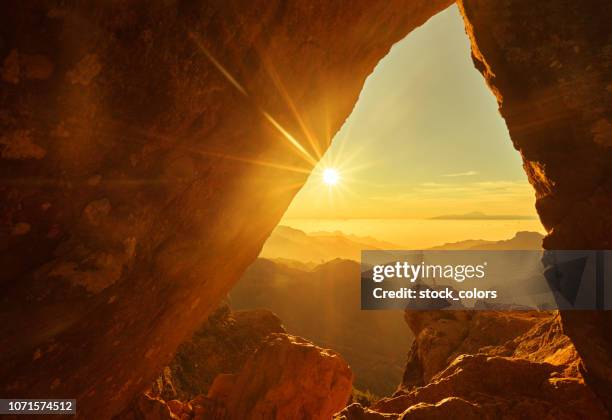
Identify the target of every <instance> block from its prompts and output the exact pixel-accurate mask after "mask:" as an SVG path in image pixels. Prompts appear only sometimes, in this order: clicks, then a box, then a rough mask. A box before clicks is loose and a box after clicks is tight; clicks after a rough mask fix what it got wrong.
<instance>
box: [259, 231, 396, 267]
mask: <svg viewBox="0 0 612 420" xmlns="http://www.w3.org/2000/svg"><path fill="white" fill-rule="evenodd" d="M398 248H400V247H399V246H398V245H396V244H392V243H389V242H384V241H379V240H377V239H374V238H370V237H362V236H355V235H347V234H344V233H342V232H316V233H308V234H307V233H305V232H302V231H301V230H298V229H294V228H291V227H288V226H277V227H276V229H274V231H273V232H272V234H271V235H270V237H269V238H268V240H267V241H266V244H265V245H264V247H263V249H262V251H261V254H260V255H259V256H260V257H262V258H271V259H275V258H284V259H289V260H296V261H302V262H317V263H321V262H324V261H329V260H332V259H334V258H344V259H347V260H354V261H359V260H360V259H361V250H362V249H398Z"/></svg>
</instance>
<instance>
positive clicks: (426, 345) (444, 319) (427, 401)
mask: <svg viewBox="0 0 612 420" xmlns="http://www.w3.org/2000/svg"><path fill="white" fill-rule="evenodd" d="M407 321H408V322H409V323H410V325H411V326H412V327H413V328H415V330H414V331H415V334H417V338H416V340H415V344H414V346H413V349H412V350H411V356H410V357H411V359H410V360H409V362H408V366H407V368H406V373H407V375H406V377H405V378H404V383H403V384H402V387H401V388H400V389H399V390H398V391H397V392H396V393H395V395H394V396H393V397H391V398H383V399H382V400H380V401H378V402H377V403H376V404H374V405H373V406H372V407H370V409H365V408H363V407H360V406H358V405H353V406H349V407H347V408H346V409H345V410H343V411H342V412H340V413H338V414H337V416H336V417H337V418H338V419H347V420H348V419H351V420H356V419H383V418H390V419H400V418H410V419H412V418H416V419H434V418H449V417H452V418H461V419H480V418H490V419H493V418H502V417H504V416H506V417H507V418H533V419H541V418H567V419H577V418H597V419H604V418H608V412H607V410H606V409H605V408H604V406H603V405H602V403H601V402H600V400H599V399H598V398H597V397H596V395H595V394H594V393H593V391H592V390H591V389H590V388H589V387H588V386H587V385H586V384H585V382H584V378H583V376H582V374H581V371H580V365H581V359H580V357H579V355H578V353H577V351H576V348H575V347H574V346H573V344H572V342H571V341H570V339H569V338H568V337H567V336H566V335H565V334H563V331H562V330H561V324H560V318H559V316H558V315H554V314H550V313H528V312H525V313H520V312H517V313H508V312H505V313H504V312H499V313H496V312H478V313H469V312H461V311H457V312H452V313H451V312H449V313H448V314H447V315H444V312H410V313H407ZM455 330H459V331H461V332H462V334H460V335H457V334H454V333H453V334H449V331H453V332H454V331H455ZM420 347H423V348H420Z"/></svg>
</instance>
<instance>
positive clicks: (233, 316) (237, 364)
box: [152, 305, 285, 401]
mask: <svg viewBox="0 0 612 420" xmlns="http://www.w3.org/2000/svg"><path fill="white" fill-rule="evenodd" d="M284 332H285V329H284V328H283V326H282V324H281V321H280V319H278V317H277V316H276V315H274V314H273V313H272V312H270V311H267V310H263V309H258V310H250V311H231V310H230V308H229V307H228V306H227V305H223V306H221V307H220V308H219V309H217V310H216V311H215V312H213V313H212V314H211V316H210V317H209V318H208V320H207V321H206V322H205V323H204V324H203V325H202V326H201V327H200V328H198V329H197V330H196V332H195V333H194V334H193V336H192V337H191V338H190V339H189V340H187V341H185V342H184V343H182V344H181V345H180V347H179V348H178V351H177V352H176V354H175V356H174V358H173V359H172V362H171V363H170V365H169V366H167V367H166V368H164V370H163V371H162V374H161V375H160V376H159V377H158V378H157V379H156V381H155V382H154V386H153V389H152V394H153V395H155V396H159V397H161V398H162V399H164V400H166V401H168V400H173V399H179V400H183V401H189V400H191V399H193V398H195V397H196V396H198V395H206V394H207V393H208V390H209V388H210V385H211V384H212V382H213V380H214V379H215V377H216V376H217V375H219V374H229V373H236V372H238V371H239V370H240V369H241V368H242V367H243V366H244V364H245V363H246V361H247V359H248V358H249V357H250V356H251V355H252V354H253V353H254V352H255V350H257V348H258V347H259V346H260V345H261V344H262V343H263V341H264V340H265V339H266V337H267V336H268V335H270V334H272V333H284Z"/></svg>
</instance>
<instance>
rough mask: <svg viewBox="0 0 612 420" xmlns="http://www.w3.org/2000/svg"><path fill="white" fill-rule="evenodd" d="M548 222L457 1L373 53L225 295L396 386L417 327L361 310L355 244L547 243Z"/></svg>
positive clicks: (373, 381)
mask: <svg viewBox="0 0 612 420" xmlns="http://www.w3.org/2000/svg"><path fill="white" fill-rule="evenodd" d="M332 178H333V182H330V180H332ZM544 233H545V231H544V229H543V227H542V225H541V223H540V221H539V219H538V217H537V214H536V211H535V197H534V194H533V189H532V187H531V186H530V185H529V183H528V181H527V178H526V175H525V172H524V170H523V169H522V166H521V158H520V155H519V153H518V152H517V151H516V150H514V148H513V147H512V142H511V140H510V137H509V134H508V130H507V128H506V125H505V122H504V120H503V118H502V117H501V115H500V114H499V111H498V108H497V102H496V98H495V97H494V95H493V94H492V93H491V91H490V90H489V88H488V87H487V86H486V83H485V81H484V80H483V78H482V75H481V74H480V73H479V72H478V70H477V69H476V68H475V67H474V64H473V62H472V60H471V58H470V43H469V39H468V37H467V35H466V33H465V29H464V24H463V19H462V17H461V15H460V13H459V10H458V8H457V6H451V7H450V8H448V9H447V10H445V11H443V12H441V13H439V14H438V15H436V16H434V17H432V18H431V19H430V20H429V21H428V22H427V23H426V24H425V25H423V26H422V27H421V28H418V29H417V30H415V31H414V32H412V33H410V34H409V35H408V36H407V37H406V38H404V39H403V40H402V41H400V42H398V43H397V44H395V45H394V46H393V48H392V49H391V51H390V52H389V53H388V54H387V56H385V57H384V58H383V59H382V60H381V61H380V62H379V63H378V65H377V66H376V68H375V70H374V71H373V72H372V74H371V75H370V76H369V77H368V79H367V80H366V83H365V85H364V87H363V90H362V91H361V94H360V97H359V100H358V102H357V104H356V105H355V107H354V109H353V112H352V113H351V115H350V116H349V118H348V119H347V121H346V122H345V123H344V125H343V126H342V128H341V130H340V131H339V132H338V133H337V134H336V136H335V137H334V140H333V142H332V144H331V146H330V148H329V149H328V150H327V152H326V153H325V154H324V155H323V157H322V159H321V160H320V162H319V163H318V164H317V165H316V166H315V168H314V170H313V171H312V174H311V175H310V177H309V179H308V181H307V182H306V184H305V185H304V187H303V188H302V189H301V190H300V192H299V193H298V194H297V195H296V197H295V198H294V200H293V201H292V203H291V205H290V207H289V209H288V210H287V212H286V213H285V216H284V217H283V219H282V220H281V222H280V223H279V226H278V227H277V228H276V229H275V231H274V232H273V233H272V235H271V236H270V238H268V240H267V242H266V244H265V245H264V247H263V250H262V252H261V254H260V256H259V259H258V260H257V261H256V262H255V263H254V264H253V265H251V267H250V268H249V269H247V271H246V273H245V274H244V275H243V277H242V279H241V281H240V282H239V283H238V284H237V285H236V286H235V287H234V288H233V290H232V292H231V293H230V305H231V307H232V308H233V309H235V310H253V309H262V308H265V309H268V310H271V311H272V312H273V313H275V314H276V315H278V317H279V318H280V320H281V321H282V322H283V325H284V326H285V328H286V329H287V330H288V332H289V333H293V334H296V335H299V336H302V337H306V338H308V339H310V340H313V342H315V343H316V344H318V345H320V346H322V347H328V348H331V349H334V350H336V351H338V352H340V354H341V355H342V356H343V357H344V358H345V359H346V360H347V361H348V362H349V364H350V365H351V367H352V369H353V372H354V373H355V382H354V383H355V387H356V388H357V389H360V390H362V391H364V392H366V393H371V394H374V395H378V396H383V395H390V394H392V393H393V391H394V390H395V388H396V387H397V384H398V383H400V382H401V377H402V374H403V371H404V364H405V353H406V351H407V349H408V348H409V347H410V344H411V341H412V337H411V333H410V330H409V329H408V326H407V325H406V323H405V322H404V320H403V317H402V314H401V313H399V312H391V313H376V314H374V313H366V314H364V313H362V312H360V310H359V309H360V308H359V284H358V282H355V281H354V279H357V278H358V277H359V274H358V273H359V265H358V262H359V260H360V250H361V249H363V248H371V249H400V248H403V249H427V248H431V247H438V248H442V249H445V248H446V249H462V248H463V249H469V248H470V247H472V248H474V247H477V246H479V245H483V246H484V245H485V244H490V243H495V242H497V241H503V240H507V241H509V243H508V244H507V246H508V247H514V248H515V249H520V248H524V249H534V248H535V249H539V248H540V247H541V240H542V235H543V234H544ZM383 312H384V311H383Z"/></svg>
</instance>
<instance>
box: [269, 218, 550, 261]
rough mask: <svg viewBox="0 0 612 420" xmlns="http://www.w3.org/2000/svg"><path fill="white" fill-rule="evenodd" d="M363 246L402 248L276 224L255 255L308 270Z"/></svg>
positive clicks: (473, 243) (530, 241) (526, 237)
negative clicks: (307, 231)
mask: <svg viewBox="0 0 612 420" xmlns="http://www.w3.org/2000/svg"><path fill="white" fill-rule="evenodd" d="M542 238H543V236H542V235H541V234H539V233H537V232H517V233H516V235H515V236H514V237H513V238H511V239H507V240H501V241H486V240H481V239H470V240H466V241H460V242H453V243H447V244H444V245H439V246H435V247H433V248H430V249H438V250H443V249H449V250H452V249H475V250H476V249H479V250H504V249H508V250H513V249H541V248H542ZM364 249H380V250H393V249H402V247H401V246H400V245H397V244H393V243H390V242H385V241H380V240H377V239H374V238H371V237H364V236H356V235H349V234H345V233H342V232H339V231H336V232H316V233H305V232H303V231H301V230H298V229H294V228H291V227H288V226H278V227H277V228H276V229H274V231H273V232H272V234H271V235H270V237H269V238H268V240H267V241H266V243H265V245H264V247H263V250H262V251H261V253H260V255H259V256H260V257H262V258H267V259H270V260H277V261H278V262H281V263H283V264H285V265H288V266H292V267H295V268H298V269H312V268H314V267H315V266H316V265H318V264H320V263H322V262H325V261H330V260H333V259H335V258H342V259H347V260H353V261H360V260H361V251H362V250H364Z"/></svg>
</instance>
